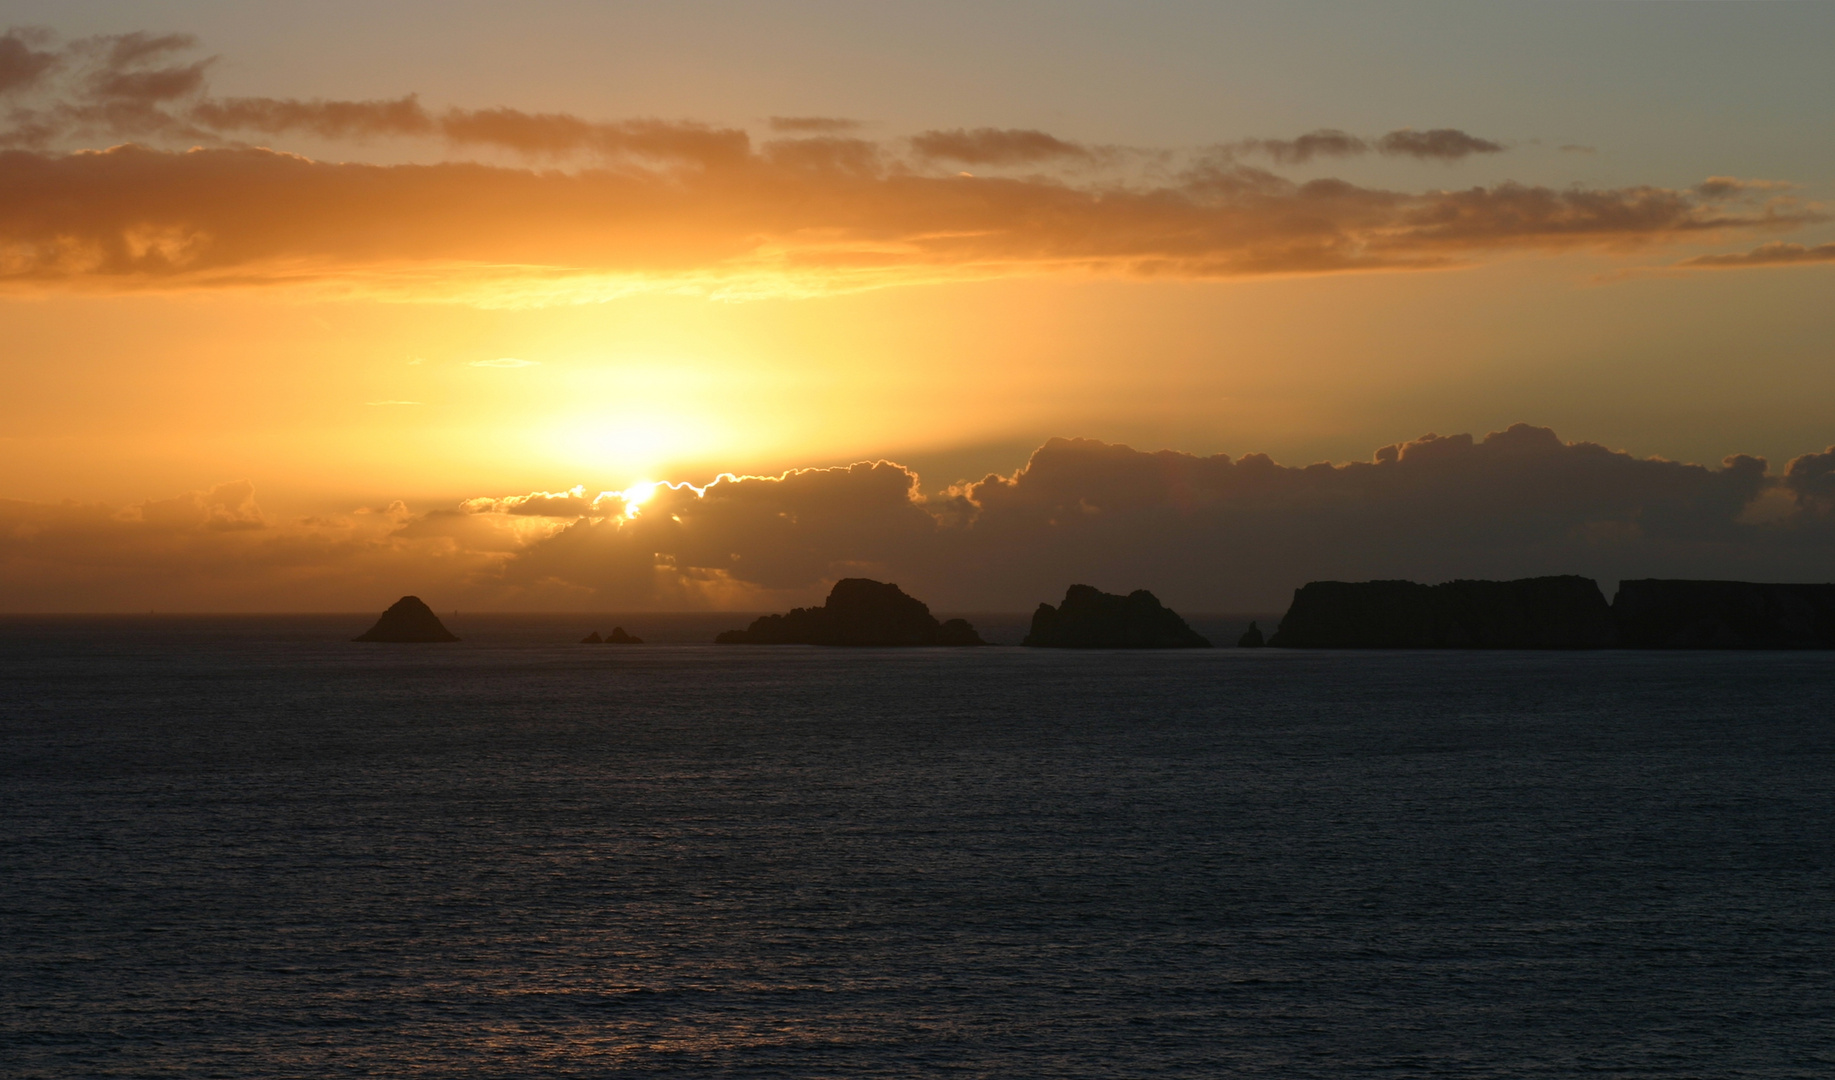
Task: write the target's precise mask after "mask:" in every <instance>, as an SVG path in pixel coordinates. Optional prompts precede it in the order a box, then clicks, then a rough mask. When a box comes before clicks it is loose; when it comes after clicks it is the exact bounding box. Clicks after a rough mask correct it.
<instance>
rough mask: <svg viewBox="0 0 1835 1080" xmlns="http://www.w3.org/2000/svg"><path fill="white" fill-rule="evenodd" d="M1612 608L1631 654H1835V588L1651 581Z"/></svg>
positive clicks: (1633, 587) (1622, 587)
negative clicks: (1710, 651) (1805, 651)
mask: <svg viewBox="0 0 1835 1080" xmlns="http://www.w3.org/2000/svg"><path fill="white" fill-rule="evenodd" d="M1612 608H1613V612H1614V614H1616V615H1617V616H1618V625H1619V631H1620V633H1621V634H1622V635H1623V639H1624V643H1625V645H1627V646H1629V647H1631V648H1638V649H1830V648H1835V585H1786V584H1772V583H1762V582H1751V581H1665V580H1660V579H1655V578H1645V579H1641V580H1637V581H1621V582H1619V584H1618V595H1617V596H1615V597H1614V598H1613V600H1612Z"/></svg>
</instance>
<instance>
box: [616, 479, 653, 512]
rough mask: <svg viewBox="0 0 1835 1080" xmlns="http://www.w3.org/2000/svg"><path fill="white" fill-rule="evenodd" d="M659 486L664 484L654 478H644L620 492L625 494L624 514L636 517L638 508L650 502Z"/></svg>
mask: <svg viewBox="0 0 1835 1080" xmlns="http://www.w3.org/2000/svg"><path fill="white" fill-rule="evenodd" d="M659 487H662V485H661V484H659V483H657V482H656V481H654V480H643V481H640V482H638V483H635V484H632V485H631V486H630V487H628V488H625V489H624V490H623V491H621V492H619V494H620V495H622V496H624V516H625V517H636V516H637V508H638V507H640V506H642V505H643V504H644V503H646V502H649V501H650V498H651V496H653V495H655V494H656V489H657V488H659Z"/></svg>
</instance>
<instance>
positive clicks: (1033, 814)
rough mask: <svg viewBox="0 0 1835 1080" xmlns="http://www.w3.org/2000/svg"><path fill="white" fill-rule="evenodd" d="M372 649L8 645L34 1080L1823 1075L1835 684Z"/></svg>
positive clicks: (1077, 657)
mask: <svg viewBox="0 0 1835 1080" xmlns="http://www.w3.org/2000/svg"><path fill="white" fill-rule="evenodd" d="M442 614H445V613H442ZM646 619H648V620H649V621H648V622H647V623H646V622H645V621H644V620H646ZM372 620H373V615H372V616H344V617H337V616H297V617H280V616H275V617H253V616H251V617H221V618H202V617H198V618H183V617H162V616H142V617H113V618H101V617H96V618H75V617H69V618H48V617H43V618H41V617H32V618H28V617H10V618H5V619H0V1075H4V1076H6V1077H9V1078H18V1080H24V1078H36V1077H59V1078H63V1077H164V1076H185V1077H215V1076H223V1077H269V1076H273V1077H332V1076H347V1075H348V1076H390V1077H397V1076H431V1077H500V1076H501V1077H516V1076H640V1077H641V1076H709V1075H711V1076H781V1077H849V1078H855V1077H933V1076H962V1077H1218V1076H1231V1077H1235V1076H1243V1077H1281V1078H1307V1077H1428V1076H1432V1077H1497V1078H1503V1077H1511V1078H1522V1077H1569V1076H1578V1075H1588V1076H1600V1077H1716V1078H1720V1077H1812V1076H1827V1075H1832V1074H1835V715H1832V713H1835V656H1831V655H1829V654H1826V653H1717V652H1698V653H1651V652H1594V653H1530V652H1495V653H1485V652H1390V653H1383V652H1300V651H1285V650H1272V649H1263V650H1240V649H1218V650H1208V651H1173V652H1133V653H1130V652H1060V651H1045V650H1028V649H1020V648H1011V647H1009V648H988V649H954V650H950V649H909V650H877V649H859V650H855V649H820V648H808V647H796V646H786V647H746V646H733V647H715V646H711V645H705V644H694V643H691V642H692V641H693V640H696V639H698V640H706V638H708V637H711V635H712V632H713V631H715V630H719V629H725V628H728V627H729V626H734V625H743V620H740V621H737V622H735V621H734V620H733V619H732V618H731V617H725V618H715V619H713V620H712V621H711V622H709V620H708V617H706V616H678V617H671V618H665V617H651V616H628V617H624V618H623V625H625V626H626V628H627V629H629V630H631V631H633V632H635V633H639V634H646V636H649V637H651V638H652V640H654V641H657V642H659V643H657V644H650V645H645V646H642V647H613V646H583V645H578V644H575V643H574V642H575V641H576V640H577V639H578V637H579V636H580V635H582V634H584V633H585V632H587V631H588V630H598V631H600V632H606V631H609V630H610V629H611V626H612V625H613V620H612V618H611V617H604V618H601V617H596V616H595V617H592V618H585V617H581V616H521V617H511V616H470V615H466V614H464V613H460V614H459V615H458V616H457V617H456V618H454V619H452V620H451V622H452V624H453V626H454V629H455V630H457V631H458V632H459V633H460V634H462V635H463V636H465V638H466V640H465V641H463V642H461V643H459V644H455V645H434V646H415V645H359V644H353V643H350V642H348V641H346V640H344V639H345V638H348V637H350V636H352V635H354V634H356V633H358V632H361V631H362V630H363V629H364V628H365V627H366V626H367V625H368V623H369V622H370V621H372ZM992 622H998V620H990V623H992ZM1013 625H1018V623H1017V622H1015V623H1014V624H1013ZM1201 628H1202V626H1201ZM1263 628H1264V630H1265V629H1268V627H1267V625H1266V624H1264V626H1263ZM1010 630H1011V626H1008V627H1007V628H1006V629H1004V630H1003V631H1002V633H1003V634H1006V639H1008V640H1011V639H1012V634H1011V633H1010ZM646 631H647V633H646ZM703 631H705V633H703ZM671 642H680V643H671Z"/></svg>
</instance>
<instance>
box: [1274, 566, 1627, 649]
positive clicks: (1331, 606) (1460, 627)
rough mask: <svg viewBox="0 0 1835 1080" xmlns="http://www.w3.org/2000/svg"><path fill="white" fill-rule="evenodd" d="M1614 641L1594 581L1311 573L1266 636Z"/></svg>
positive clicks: (1311, 641)
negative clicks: (1427, 580) (1422, 580)
mask: <svg viewBox="0 0 1835 1080" xmlns="http://www.w3.org/2000/svg"><path fill="white" fill-rule="evenodd" d="M1618 643H1619V632H1618V626H1617V623H1616V621H1615V620H1614V618H1613V614H1612V609H1611V608H1610V607H1609V606H1607V604H1606V598H1605V596H1604V595H1602V594H1601V593H1600V591H1599V586H1598V585H1597V584H1595V583H1594V582H1593V581H1591V580H1589V579H1587V578H1583V577H1576V576H1573V575H1565V576H1561V577H1539V578H1522V579H1520V580H1517V581H1448V582H1445V583H1443V584H1440V585H1420V584H1417V583H1415V582H1412V581H1359V582H1348V581H1313V582H1308V583H1307V584H1306V585H1304V586H1302V587H1301V588H1299V589H1296V590H1294V594H1293V605H1292V606H1291V607H1289V608H1288V609H1287V614H1286V615H1285V616H1284V617H1283V618H1282V619H1281V624H1280V626H1279V628H1277V629H1276V630H1275V633H1274V636H1273V637H1272V638H1270V639H1269V641H1268V644H1270V645H1275V646H1280V647H1284V648H1295V649H1602V648H1611V647H1613V646H1615V645H1617V644H1618Z"/></svg>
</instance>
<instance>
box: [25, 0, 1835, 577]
mask: <svg viewBox="0 0 1835 1080" xmlns="http://www.w3.org/2000/svg"><path fill="white" fill-rule="evenodd" d="M0 32H3V33H4V36H0V331H3V332H0V611H103V610H148V609H158V610H174V611H178V610H188V611H240V610H366V609H370V608H375V607H379V606H382V605H386V604H387V603H388V602H390V601H392V600H393V599H394V598H395V597H396V596H399V595H401V594H403V593H406V592H419V593H420V594H422V595H424V596H426V597H427V598H428V600H429V601H430V602H431V603H433V604H434V606H435V607H436V608H440V609H442V610H443V609H446V608H451V607H457V606H464V607H470V608H473V609H486V608H490V609H499V610H538V609H583V610H585V609H589V610H645V609H685V608H708V607H713V608H729V609H735V610H762V609H765V608H771V607H781V606H783V605H786V604H791V603H807V602H810V601H812V600H816V599H819V597H820V596H821V595H822V594H823V593H824V592H825V591H826V588H827V586H828V585H829V584H830V583H832V582H833V581H834V580H835V579H836V578H838V577H842V576H851V575H864V576H873V577H879V578H881V579H883V580H897V581H900V582H901V583H904V584H906V585H907V587H908V589H910V591H913V592H914V593H915V594H916V595H919V596H921V597H923V598H925V599H927V600H930V601H931V603H932V605H933V606H935V607H939V608H944V609H950V610H1024V609H1028V608H1030V607H1031V606H1032V605H1033V604H1035V603H1037V602H1038V601H1040V600H1047V599H1054V598H1055V597H1056V596H1057V595H1061V593H1062V590H1063V588H1064V586H1065V585H1068V584H1069V583H1070V582H1071V581H1073V580H1076V581H1088V582H1089V583H1091V584H1095V585H1098V586H1099V587H1103V588H1108V589H1112V590H1126V589H1131V588H1136V587H1149V588H1153V589H1154V590H1155V591H1156V592H1157V593H1158V594H1159V595H1161V597H1162V598H1163V599H1166V600H1167V601H1168V602H1169V603H1171V604H1173V605H1174V606H1175V607H1176V606H1183V607H1185V608H1187V609H1190V610H1208V611H1222V610H1233V611H1267V610H1278V609H1279V608H1280V607H1281V606H1283V605H1284V602H1285V598H1286V597H1287V596H1288V595H1290V594H1291V591H1292V590H1293V589H1294V588H1295V587H1297V586H1299V585H1301V584H1303V583H1304V582H1305V581H1307V580H1312V579H1316V578H1324V577H1359V576H1361V577H1414V578H1416V579H1419V580H1444V579H1447V578H1450V577H1455V576H1493V577H1509V576H1522V575H1525V574H1531V573H1558V572H1576V573H1586V574H1590V575H1594V576H1598V577H1600V578H1601V579H1602V580H1604V581H1607V582H1610V581H1613V580H1617V579H1620V578H1624V577H1637V576H1678V577H1712V576H1742V577H1751V578H1761V579H1773V580H1782V579H1790V580H1826V579H1828V578H1829V576H1830V570H1829V567H1830V565H1831V560H1830V555H1831V554H1835V548H1832V547H1831V546H1830V540H1831V538H1832V537H1831V534H1830V533H1829V531H1828V523H1829V520H1830V518H1829V515H1830V512H1831V511H1830V500H1831V497H1832V495H1835V488H1831V487H1830V484H1829V482H1828V480H1827V477H1828V476H1829V475H1830V472H1831V469H1832V468H1835V466H1831V465H1830V464H1829V462H1830V461H1831V460H1835V458H1830V457H1828V456H1827V454H1828V448H1829V447H1830V446H1831V444H1835V413H1832V410H1831V408H1830V403H1831V402H1832V401H1835V364H1832V363H1831V361H1832V360H1835V355H1831V353H1832V351H1835V346H1832V345H1831V342H1835V304H1831V303H1830V302H1829V300H1830V295H1831V290H1832V287H1835V223H1832V222H1831V217H1830V214H1831V211H1830V209H1829V207H1830V206H1831V204H1832V202H1835V140H1831V139H1830V138H1829V134H1830V125H1829V120H1828V107H1827V103H1828V102H1829V101H1831V100H1835V70H1832V69H1831V67H1830V65H1829V64H1828V63H1827V62H1826V60H1827V57H1826V53H1827V43H1828V42H1829V41H1831V40H1835V8H1832V7H1830V6H1829V5H1818V4H1746V3H1739V4H1715V3H1686V4H1682V3H1676V4H1670V3H1648V4H1646V3H1636V4H1632V3H1623V4H1619V3H1584V4H1564V3H1543V2H1535V3H1515V4H1495V5H1466V4H1427V3H1412V4H1312V3H1279V4H1273V3H1269V4H1228V3H1127V4H1122V3H1054V4H1035V3H995V4H989V3H985V2H983V3H976V4H967V3H961V4H958V3H926V4H892V3H866V2H855V3H779V4H761V3H732V2H718V3H714V2H709V3H681V4H671V5H650V4H620V3H604V2H595V3H585V2H581V3H541V2H531V3H522V4H517V5H503V4H487V3H471V2H444V3H415V2H396V3H390V4H386V5H378V4H374V3H366V4H358V3H344V2H329V3H326V2H321V3H313V4H289V3H271V4H261V5H251V4H241V3H205V2H190V3H159V2H136V3H131V4H130V3H100V2H84V0H60V2H57V3H37V2H22V0H0Z"/></svg>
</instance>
